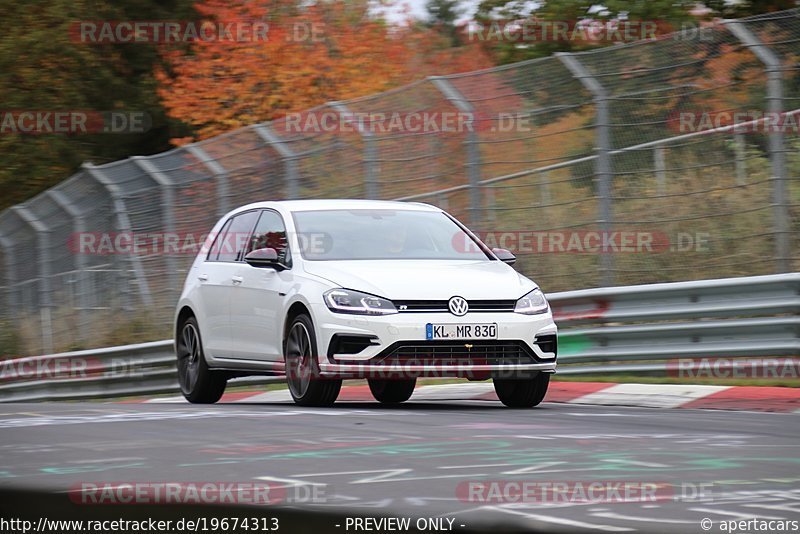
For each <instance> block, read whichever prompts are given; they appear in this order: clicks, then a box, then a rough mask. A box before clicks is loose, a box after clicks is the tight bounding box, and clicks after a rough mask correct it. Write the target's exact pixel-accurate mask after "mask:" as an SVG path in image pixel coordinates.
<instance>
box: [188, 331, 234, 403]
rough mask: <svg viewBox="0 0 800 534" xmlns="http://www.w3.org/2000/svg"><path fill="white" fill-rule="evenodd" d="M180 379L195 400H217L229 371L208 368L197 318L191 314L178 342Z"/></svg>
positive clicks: (198, 401) (192, 399)
mask: <svg viewBox="0 0 800 534" xmlns="http://www.w3.org/2000/svg"><path fill="white" fill-rule="evenodd" d="M177 352H178V354H177V356H178V383H179V384H180V386H181V393H183V396H184V397H186V400H188V401H189V402H191V403H194V404H213V403H215V402H217V401H218V400H219V399H220V397H222V394H223V393H225V386H226V384H227V382H228V380H227V378H226V377H225V375H223V374H221V373H219V372H214V371H212V370H211V369H209V368H208V364H207V363H206V358H205V356H204V354H203V343H202V340H201V338H200V328H199V327H198V326H197V319H195V318H194V317H189V318H188V319H186V321H185V322H184V323H183V325H181V330H180V334H179V336H178V343H177Z"/></svg>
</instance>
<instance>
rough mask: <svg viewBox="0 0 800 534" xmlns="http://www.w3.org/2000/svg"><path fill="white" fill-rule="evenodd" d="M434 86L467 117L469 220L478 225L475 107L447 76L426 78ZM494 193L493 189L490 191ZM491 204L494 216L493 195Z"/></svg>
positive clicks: (478, 154) (478, 160)
mask: <svg viewBox="0 0 800 534" xmlns="http://www.w3.org/2000/svg"><path fill="white" fill-rule="evenodd" d="M428 79H429V80H430V81H431V83H432V84H433V86H434V87H436V88H437V89H438V90H439V92H441V93H442V95H443V96H444V97H445V98H446V99H447V100H448V101H449V102H450V103H451V104H453V106H455V108H456V109H457V110H458V111H460V112H461V113H463V114H465V115H466V117H467V121H466V127H467V140H466V149H467V180H468V181H469V208H470V217H469V222H470V224H471V225H473V226H474V227H477V226H479V225H480V224H481V223H482V222H483V207H482V204H483V200H482V198H481V194H482V191H481V183H480V182H481V147H480V144H479V143H480V138H479V137H478V132H477V131H476V129H475V108H474V107H473V106H472V103H470V102H469V100H467V99H466V98H465V97H464V95H462V94H461V92H460V91H459V90H458V89H456V88H455V87H454V86H453V84H451V83H450V82H449V81H448V80H447V78H441V77H439V76H431V77H430V78H428ZM491 193H494V191H491ZM488 200H489V202H491V204H490V205H489V206H488V211H489V212H490V214H491V215H490V216H494V210H493V209H492V208H493V207H494V198H493V195H492V196H491V197H489V198H488Z"/></svg>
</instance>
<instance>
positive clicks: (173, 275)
mask: <svg viewBox="0 0 800 534" xmlns="http://www.w3.org/2000/svg"><path fill="white" fill-rule="evenodd" d="M131 160H132V161H133V162H134V163H135V164H136V165H138V166H139V168H140V169H142V170H143V171H144V172H145V174H147V175H148V176H150V177H151V178H152V179H153V180H154V181H155V182H156V183H157V184H158V187H159V188H160V189H161V217H162V219H163V220H164V233H165V234H166V235H165V236H164V243H165V244H166V238H167V237H173V236H175V235H176V234H175V232H176V226H175V183H174V182H173V181H172V178H170V177H169V176H167V175H166V174H165V173H163V172H161V171H160V170H159V169H158V167H156V166H155V165H153V162H152V161H150V160H148V159H147V158H143V157H141V156H133V157H132V158H131ZM177 253H179V252H178V251H175V252H174V253H171V252H167V251H166V247H165V250H164V254H165V256H166V260H167V261H166V263H167V280H168V281H169V290H170V291H172V293H173V299H172V302H170V305H172V306H174V305H175V304H176V303H177V302H178V297H180V291H181V288H182V284H181V277H180V274H179V273H178V263H177V261H176V259H175V254H177Z"/></svg>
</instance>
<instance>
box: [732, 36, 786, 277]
mask: <svg viewBox="0 0 800 534" xmlns="http://www.w3.org/2000/svg"><path fill="white" fill-rule="evenodd" d="M725 25H726V26H727V27H728V29H729V30H730V31H731V33H732V34H733V35H734V36H736V38H737V39H739V40H740V41H741V42H742V43H743V44H744V46H745V47H747V48H749V49H750V50H752V52H753V54H755V56H756V57H757V58H758V60H759V61H761V62H762V63H763V64H764V66H765V67H766V71H767V112H768V113H769V115H770V117H773V118H774V120H775V121H776V122H778V121H779V117H781V116H782V115H783V65H782V64H781V60H780V58H779V57H778V56H777V54H775V52H774V51H773V50H772V49H771V48H769V47H768V46H767V45H765V44H764V43H762V42H761V40H759V38H758V37H757V36H756V35H755V34H754V33H753V32H751V31H750V28H748V27H747V26H746V25H745V24H744V23H742V22H739V21H726V22H725ZM765 124H769V121H765ZM769 159H770V163H771V167H772V203H773V206H774V208H773V210H774V211H773V215H774V218H775V270H776V272H778V273H788V272H790V271H791V265H790V261H789V258H790V252H789V237H790V236H789V220H790V218H789V206H788V203H787V197H788V192H787V187H786V147H785V145H784V138H783V131H782V129H781V128H780V127H779V126H778V127H776V128H772V129H771V131H770V132H769Z"/></svg>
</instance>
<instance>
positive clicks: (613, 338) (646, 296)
mask: <svg viewBox="0 0 800 534" xmlns="http://www.w3.org/2000/svg"><path fill="white" fill-rule="evenodd" d="M549 299H550V302H551V305H552V306H553V309H554V311H555V315H556V323H558V325H559V355H558V361H559V369H558V372H559V373H561V374H599V373H602V374H611V373H628V374H641V373H648V374H650V373H656V374H663V373H664V372H665V371H669V370H671V369H675V366H676V365H677V364H678V363H679V362H680V361H681V360H682V359H689V358H725V359H728V358H731V359H737V358H760V359H762V361H766V362H769V361H770V360H769V358H770V357H778V356H781V357H787V356H797V355H800V315H798V314H799V313H800V273H790V274H780V275H769V276H754V277H748V278H727V279H720V280H704V281H698V282H679V283H671V284H652V285H643V286H626V287H611V288H600V289H589V290H583V291H567V292H564V293H556V294H553V295H550V296H549ZM644 362H647V363H644Z"/></svg>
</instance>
